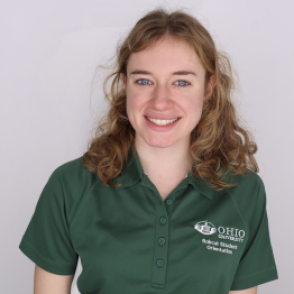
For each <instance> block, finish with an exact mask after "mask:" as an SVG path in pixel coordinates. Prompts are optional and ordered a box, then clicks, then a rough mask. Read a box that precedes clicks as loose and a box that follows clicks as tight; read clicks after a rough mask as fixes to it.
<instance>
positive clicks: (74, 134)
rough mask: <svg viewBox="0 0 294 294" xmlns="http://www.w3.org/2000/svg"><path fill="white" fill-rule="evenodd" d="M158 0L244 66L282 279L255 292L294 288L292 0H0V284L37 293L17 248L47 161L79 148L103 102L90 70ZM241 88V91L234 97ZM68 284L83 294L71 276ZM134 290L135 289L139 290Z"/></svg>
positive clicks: (50, 165)
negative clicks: (186, 16) (187, 16)
mask: <svg viewBox="0 0 294 294" xmlns="http://www.w3.org/2000/svg"><path fill="white" fill-rule="evenodd" d="M157 4H162V5H163V6H166V7H170V8H185V9H187V11H189V12H190V13H192V14H193V15H195V16H196V17H198V18H199V19H200V21H202V22H203V24H204V25H205V26H206V28H207V29H208V30H209V31H210V32H211V34H212V36H213V37H214V39H215V42H216V44H217V46H218V47H219V48H220V49H222V50H225V51H226V52H228V53H229V55H230V56H231V58H232V64H233V67H234V69H235V70H236V71H237V72H238V74H239V79H240V85H241V91H242V92H241V94H239V95H238V97H239V98H238V101H239V102H238V105H239V111H240V113H241V114H242V117H243V118H244V119H245V120H246V121H247V122H248V125H249V126H250V127H251V129H252V130H253V132H254V135H255V138H256V141H257V143H258V146H259V151H258V154H257V159H258V162H259V165H260V176H261V177H262V179H263V180H264V182H265V186H266V190H267V211H268V216H269V227H270V234H271V242H272V246H273V249H274V255H275V259H276V263H277V268H278V273H279V280H277V281H275V282H270V283H267V284H264V285H261V286H259V291H258V293H264V294H265V293H266V294H273V293H292V290H293V289H292V288H293V286H292V284H293V282H292V280H293V276H292V275H293V262H294V260H293V241H294V240H293V233H292V230H293V223H292V220H293V217H291V218H290V216H293V214H292V211H293V204H294V203H293V197H292V195H293V192H292V189H293V182H294V179H293V176H294V173H293V166H294V159H293V150H294V139H293V137H294V136H293V126H294V118H293V117H294V116H293V108H294V102H293V99H294V98H293V84H294V72H293V71H294V70H293V68H294V42H293V36H294V32H293V31H294V30H293V28H294V18H293V9H294V4H293V1H291V0H289V1H285V0H284V1H268V0H259V1H253V0H250V1H248V0H238V1H236V0H222V1H219V0H211V1H204V0H190V1H188V0H187V1H168V4H167V1H137V0H124V1H119V0H108V1H100V0H96V1H91V0H87V1H85V0H83V1H82V0H76V1H72V0H50V1H49V0H47V1H37V0H26V1H22V0H15V1H8V0H7V1H1V10H0V11H1V39H0V42H1V43H0V46H1V47H0V50H1V61H0V67H1V85H0V86H1V89H0V91H1V102H0V103H1V105H0V140H1V144H0V156H1V159H0V162H1V163H0V181H1V182H0V193H1V198H0V199H1V203H0V218H1V219H0V225H1V234H0V236H1V237H0V238H1V243H0V244H1V245H0V246H1V250H0V252H1V253H0V254H1V262H0V267H1V273H0V279H1V281H0V287H1V288H0V293H3V294H4V293H5V294H10V293H32V292H33V290H32V289H33V273H34V263H32V261H30V260H29V259H28V258H27V257H26V256H25V255H23V253H22V252H21V251H20V250H19V249H18V245H19V242H20V240H21V237H22V235H23V233H24V231H25V229H26V227H27V225H28V223H29V221H30V218H31V216H32V214H33V212H34V209H35V205H36V203H37V200H38V197H39V195H40V192H41V190H42V188H43V187H44V185H45V183H46V181H47V180H48V177H49V175H50V174H51V173H52V172H53V170H54V169H55V168H56V167H57V166H59V165H61V164H63V163H65V162H67V161H69V160H72V159H74V158H77V157H79V156H81V155H82V154H83V152H85V151H86V145H87V142H88V140H89V139H90V137H91V129H92V128H93V127H94V126H95V122H96V121H97V119H98V118H99V117H100V116H99V115H100V114H101V113H102V112H103V110H105V109H106V102H105V101H104V100H103V95H102V91H101V81H102V77H103V74H101V75H100V76H98V79H97V83H96V84H95V86H94V88H93V95H92V104H91V105H90V83H91V79H92V77H93V74H94V71H95V67H96V66H97V65H99V64H101V63H105V62H106V61H107V59H108V58H110V57H111V56H113V54H114V53H115V46H116V44H117V41H118V39H119V38H122V37H124V36H125V35H126V33H127V32H128V30H129V29H130V28H131V27H132V26H133V25H134V24H135V22H136V21H137V20H138V19H139V17H141V16H142V15H143V14H144V13H145V12H147V11H148V10H150V9H152V8H154V7H155V6H156V5H157ZM236 97H237V95H236ZM80 272H81V265H80V264H79V265H78V269H77V273H76V275H75V280H74V285H73V289H72V293H78V290H77V289H76V278H77V276H78V275H79V274H80ZM138 294H139V293H138Z"/></svg>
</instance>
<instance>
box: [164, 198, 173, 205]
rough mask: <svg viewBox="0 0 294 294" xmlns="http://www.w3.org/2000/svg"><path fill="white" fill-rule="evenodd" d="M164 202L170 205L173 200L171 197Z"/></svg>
mask: <svg viewBox="0 0 294 294" xmlns="http://www.w3.org/2000/svg"><path fill="white" fill-rule="evenodd" d="M165 203H166V204H167V205H172V203H173V201H172V200H171V199H167V200H166V201H165Z"/></svg>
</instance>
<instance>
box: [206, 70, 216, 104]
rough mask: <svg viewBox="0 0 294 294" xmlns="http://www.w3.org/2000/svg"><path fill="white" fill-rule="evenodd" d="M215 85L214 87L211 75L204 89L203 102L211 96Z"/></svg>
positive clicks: (213, 78)
mask: <svg viewBox="0 0 294 294" xmlns="http://www.w3.org/2000/svg"><path fill="white" fill-rule="evenodd" d="M215 85H216V80H215V75H211V77H210V79H209V81H208V83H207V86H206V89H205V96H204V101H207V100H209V98H210V97H211V95H212V92H213V89H214V87H215Z"/></svg>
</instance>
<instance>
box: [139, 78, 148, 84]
mask: <svg viewBox="0 0 294 294" xmlns="http://www.w3.org/2000/svg"><path fill="white" fill-rule="evenodd" d="M137 83H138V84H139V85H148V83H149V80H147V79H140V80H138V81H137Z"/></svg>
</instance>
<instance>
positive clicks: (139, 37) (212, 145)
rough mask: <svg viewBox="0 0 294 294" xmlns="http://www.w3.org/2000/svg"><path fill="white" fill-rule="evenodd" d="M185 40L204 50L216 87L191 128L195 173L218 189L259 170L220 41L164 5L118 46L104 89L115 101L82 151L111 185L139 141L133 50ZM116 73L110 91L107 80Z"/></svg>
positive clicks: (202, 54)
mask: <svg viewBox="0 0 294 294" xmlns="http://www.w3.org/2000/svg"><path fill="white" fill-rule="evenodd" d="M167 35H168V36H172V37H174V38H177V39H180V40H184V41H186V42H187V43H188V44H189V45H190V46H191V47H192V48H193V49H194V50H195V53H196V54H197V55H198V56H199V58H200V60H201V61H202V64H203V66H204V68H205V70H206V73H205V86H206V85H207V83H208V82H209V80H210V77H211V76H212V75H214V76H215V87H214V89H213V92H212V94H211V97H210V99H208V100H207V102H206V103H204V106H203V110H202V116H201V119H200V121H199V123H198V124H197V126H196V127H195V128H194V129H193V131H192V132H191V137H190V152H191V156H192V158H193V160H194V165H193V174H192V176H193V177H201V178H202V179H203V180H204V181H205V182H207V183H209V184H210V185H211V186H212V187H213V188H214V189H216V190H222V189H224V188H225V187H230V186H234V185H236V184H237V183H228V182H227V181H226V180H225V178H226V175H227V174H228V173H229V174H240V175H245V174H247V172H250V171H251V170H252V171H254V172H258V165H257V162H256V159H255V157H254V154H255V153H256V152H257V145H256V143H255V142H254V141H253V140H252V139H251V134H250V132H249V131H248V130H247V129H245V128H244V127H241V126H240V123H239V119H238V117H237V113H236V109H235V106H234V105H233V103H232V99H231V96H232V90H233V89H234V87H235V86H236V81H235V79H234V77H233V74H232V68H231V63H230V60H229V57H228V56H227V54H226V53H224V52H221V51H219V50H217V49H216V46H215V43H214V41H213V39H212V37H211V35H210V33H209V32H208V31H207V29H205V28H204V26H203V25H202V24H201V23H200V22H199V21H198V20H197V19H196V18H195V17H193V16H191V15H189V14H187V13H186V12H184V11H181V10H176V11H173V12H171V13H168V12H167V11H166V10H165V9H163V8H158V9H155V10H152V11H150V12H149V13H147V14H146V15H145V16H143V17H142V18H141V19H140V20H139V21H138V22H137V23H136V25H135V26H134V27H133V29H132V30H131V31H130V33H129V35H128V36H127V37H126V38H125V39H124V41H123V42H122V43H121V45H118V47H117V60H116V65H115V66H116V68H115V69H114V70H113V72H112V73H111V74H110V75H108V76H107V77H106V78H105V80H104V83H103V91H104V94H105V97H106V99H107V100H108V102H109V104H110V110H109V112H108V114H107V115H106V116H104V117H103V118H102V119H101V120H100V122H99V125H98V127H97V128H96V131H95V137H94V138H92V140H91V141H90V142H89V145H88V150H87V152H85V153H84V155H83V156H82V160H83V164H84V165H85V166H86V167H87V168H88V169H89V170H91V171H92V172H95V173H97V174H98V176H99V178H100V180H101V181H102V183H103V184H104V185H106V186H112V187H117V186H120V184H116V185H114V184H113V183H112V182H111V180H112V179H113V178H115V177H117V176H119V175H121V172H122V168H123V165H124V163H125V162H126V160H127V158H128V153H129V150H130V148H131V146H132V144H133V143H134V139H135V130H134V129H133V127H132V126H131V124H130V122H129V120H128V116H127V113H126V92H125V89H124V87H123V86H122V81H121V74H125V75H126V68H127V62H128V59H129V56H130V54H132V52H138V51H141V50H144V49H145V48H147V47H149V46H151V45H152V44H154V43H155V42H156V41H158V40H159V39H161V38H163V37H165V36H167ZM111 78H113V80H112V83H111V88H110V92H108V91H107V86H106V85H107V83H108V81H109V80H110V79H111Z"/></svg>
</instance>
